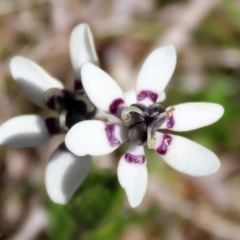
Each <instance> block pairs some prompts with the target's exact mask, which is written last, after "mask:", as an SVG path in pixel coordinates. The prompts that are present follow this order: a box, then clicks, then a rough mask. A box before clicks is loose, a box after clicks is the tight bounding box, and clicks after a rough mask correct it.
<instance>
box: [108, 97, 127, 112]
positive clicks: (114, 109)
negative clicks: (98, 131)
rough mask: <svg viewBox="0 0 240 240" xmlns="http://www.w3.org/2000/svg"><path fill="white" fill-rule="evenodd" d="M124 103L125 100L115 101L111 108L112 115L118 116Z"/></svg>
mask: <svg viewBox="0 0 240 240" xmlns="http://www.w3.org/2000/svg"><path fill="white" fill-rule="evenodd" d="M123 103H124V100H123V99H122V98H118V99H115V100H114V101H113V102H112V103H111V105H110V107H109V112H110V113H112V114H116V113H117V111H118V108H119V105H121V104H123Z"/></svg>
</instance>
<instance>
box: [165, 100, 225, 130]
mask: <svg viewBox="0 0 240 240" xmlns="http://www.w3.org/2000/svg"><path fill="white" fill-rule="evenodd" d="M174 108H175V110H174V111H173V114H172V116H171V117H169V118H167V119H166V121H165V123H164V125H162V126H161V128H162V129H170V130H173V131H190V130H194V129H197V128H201V127H205V126H207V125H210V124H212V123H214V122H216V121H218V120H219V119H220V118H221V117H222V115H223V113H224V109H223V107H222V106H221V105H219V104H216V103H204V102H198V103H182V104H178V105H176V106H174Z"/></svg>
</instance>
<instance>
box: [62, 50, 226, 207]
mask: <svg viewBox="0 0 240 240" xmlns="http://www.w3.org/2000/svg"><path fill="white" fill-rule="evenodd" d="M175 65H176V52H175V49H174V47H173V46H164V47H161V48H158V49H156V50H155V51H153V52H152V53H151V54H150V55H149V56H148V58H147V59H146V61H145V62H144V64H143V67H142V69H141V71H140V73H139V76H138V79H137V86H136V91H135V92H129V93H127V94H124V93H123V92H122V90H121V88H120V87H119V86H118V85H117V83H116V82H115V81H114V80H113V79H112V78H111V77H110V76H109V75H108V74H107V73H105V72H104V71H102V70H101V69H99V68H98V67H96V66H94V65H93V64H91V63H86V64H84V65H83V67H82V81H83V86H84V89H85V90H86V93H87V94H88V96H89V98H90V100H91V101H92V102H93V103H94V104H95V106H96V107H97V108H99V109H101V110H103V111H105V112H107V113H111V114H113V115H114V116H115V117H117V118H118V119H120V120H121V121H120V120H119V121H118V122H117V121H116V122H115V123H108V122H103V121H98V120H89V121H83V122H81V123H78V124H76V125H74V126H73V127H72V128H71V129H70V131H69V132H68V133H67V135H66V139H65V143H66V146H67V147H68V148H69V150H70V151H72V152H73V153H75V154H76V155H78V156H84V155H86V154H90V155H104V154H108V153H110V152H112V151H114V150H115V149H116V148H118V147H119V146H120V145H121V144H122V143H123V142H125V141H127V140H129V141H130V146H129V148H128V150H127V152H126V153H125V154H124V155H123V156H122V157H121V159H120V161H119V165H118V179H119V182H120V184H121V186H122V187H123V188H124V189H125V191H126V194H127V196H128V200H129V203H130V205H131V206H132V207H136V206H138V205H139V204H140V203H141V201H142V199H143V197H144V195H145V192H146V186H147V178H148V174H147V169H146V157H145V154H144V149H143V145H145V144H146V145H147V146H148V147H149V148H152V149H154V150H155V151H156V152H157V153H158V154H159V155H160V156H161V157H162V159H163V160H164V161H165V162H166V163H167V164H169V165H170V166H172V167H173V168H175V169H177V170H178V171H180V172H183V173H186V174H189V175H193V176H203V175H207V174H211V173H214V172H216V171H217V170H218V169H219V167H220V162H219V160H218V158H217V156H216V155H215V154H214V153H212V152H211V151H209V150H208V149H206V148H204V147H202V146H200V145H199V144H197V143H195V142H192V141H190V140H188V139H186V138H183V137H180V136H176V135H173V134H169V133H161V132H159V129H168V130H173V131H189V130H193V129H197V128H200V127H204V126H207V125H209V124H212V123H214V122H216V121H217V120H218V119H219V118H220V117H221V116H222V115H223V112H224V110H223V107H222V106H221V105H218V104H214V103H183V104H179V105H176V106H174V107H169V108H167V109H165V108H164V107H163V106H162V105H160V104H155V103H156V101H157V99H158V98H161V94H162V92H163V90H164V89H165V87H166V85H167V83H168V81H169V79H170V78H171V76H172V73H173V71H174V68H175ZM136 102H137V103H136ZM135 103H136V104H135Z"/></svg>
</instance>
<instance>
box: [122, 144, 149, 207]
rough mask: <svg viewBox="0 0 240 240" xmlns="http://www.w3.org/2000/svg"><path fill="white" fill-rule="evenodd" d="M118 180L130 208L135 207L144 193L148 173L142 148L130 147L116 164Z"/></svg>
mask: <svg viewBox="0 0 240 240" xmlns="http://www.w3.org/2000/svg"><path fill="white" fill-rule="evenodd" d="M118 180H119V182H120V184H121V186H122V188H124V189H125V191H126V194H127V197H128V201H129V204H130V205H131V207H137V206H138V205H139V204H140V203H141V202H142V199H143V197H144V195H145V193H146V188H147V181H148V173H147V167H146V157H145V155H144V150H143V146H134V145H131V146H130V147H129V149H128V150H127V152H126V153H125V154H124V155H123V156H122V157H121V159H120V161H119V164H118Z"/></svg>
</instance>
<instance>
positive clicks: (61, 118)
mask: <svg viewBox="0 0 240 240" xmlns="http://www.w3.org/2000/svg"><path fill="white" fill-rule="evenodd" d="M66 118H67V111H66V110H64V111H62V112H61V114H60V116H59V125H60V127H61V129H63V130H65V131H68V127H67V126H66Z"/></svg>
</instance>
